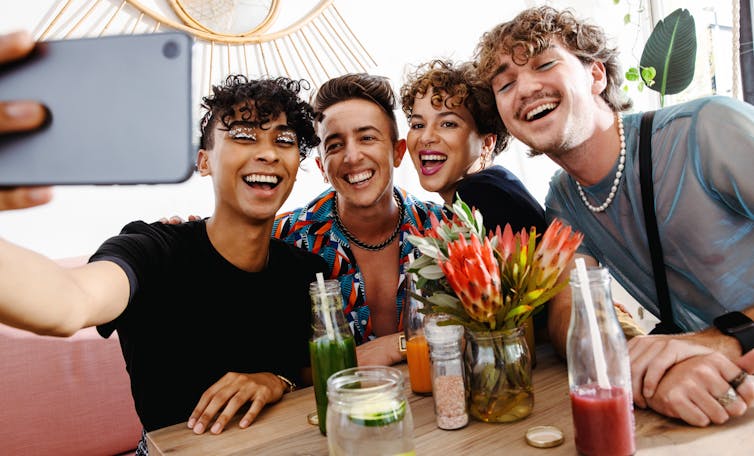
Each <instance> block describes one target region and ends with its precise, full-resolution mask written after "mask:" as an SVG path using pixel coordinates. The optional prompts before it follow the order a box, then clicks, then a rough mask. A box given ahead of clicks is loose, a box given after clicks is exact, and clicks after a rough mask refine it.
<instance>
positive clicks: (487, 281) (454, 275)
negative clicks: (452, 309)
mask: <svg viewBox="0 0 754 456" xmlns="http://www.w3.org/2000/svg"><path fill="white" fill-rule="evenodd" d="M440 268H441V269H442V271H443V273H444V274H445V277H446V278H447V280H448V283H449V284H450V287H451V288H452V289H453V291H454V292H455V293H456V296H457V297H458V298H459V299H460V300H461V304H463V308H464V310H465V311H466V313H467V314H468V315H469V316H470V317H471V318H473V319H474V320H476V321H478V322H481V323H487V324H489V325H490V327H491V328H492V329H494V328H495V326H496V315H497V312H498V311H499V310H500V307H501V306H502V305H503V298H502V296H501V294H500V268H499V267H498V265H497V262H496V261H495V257H494V253H493V250H492V246H491V245H490V241H489V239H485V240H484V244H481V243H480V242H479V238H477V237H476V235H474V234H472V235H471V241H470V242H466V238H465V237H461V238H460V239H458V240H457V241H454V242H451V243H450V244H448V260H447V261H444V262H440Z"/></svg>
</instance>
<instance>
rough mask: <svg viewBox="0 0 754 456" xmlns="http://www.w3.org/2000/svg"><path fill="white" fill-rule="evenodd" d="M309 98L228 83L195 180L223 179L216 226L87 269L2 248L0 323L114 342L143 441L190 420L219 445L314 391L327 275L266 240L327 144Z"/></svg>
mask: <svg viewBox="0 0 754 456" xmlns="http://www.w3.org/2000/svg"><path fill="white" fill-rule="evenodd" d="M299 90H300V84H299V83H298V82H296V81H291V80H288V79H285V78H279V79H276V80H252V81H249V80H247V79H246V78H245V77H243V76H231V77H229V78H228V79H227V81H226V82H225V83H224V84H223V85H220V86H216V87H214V88H213V94H212V95H211V96H208V97H205V98H204V100H203V107H204V108H205V109H206V110H207V114H206V115H205V116H204V118H203V119H202V125H201V127H202V128H201V130H202V131H201V132H202V137H201V144H200V150H199V154H198V160H197V168H198V171H199V173H200V174H201V175H202V176H211V177H212V181H213V187H214V192H215V211H214V213H213V215H212V217H210V218H208V219H206V220H202V221H196V222H191V223H187V224H183V225H175V226H173V225H163V224H161V223H153V224H151V225H150V224H146V223H144V222H133V223H130V224H128V225H127V226H126V227H125V228H124V229H123V231H122V232H121V234H120V235H118V236H115V237H113V238H111V239H109V240H108V241H106V242H105V243H104V244H103V245H102V246H101V247H100V248H99V249H98V251H97V252H96V253H95V254H94V255H93V256H92V258H91V259H90V262H89V264H87V265H86V266H83V267H81V268H76V269H64V268H61V267H59V266H57V265H56V264H55V263H54V262H52V261H50V260H48V259H46V258H44V257H42V256H40V255H37V254H35V253H33V252H31V251H28V250H25V249H23V248H20V247H18V246H15V245H13V244H11V243H8V242H5V241H2V240H0V322H2V323H5V324H9V325H12V326H16V327H19V328H23V329H27V330H30V331H34V332H36V333H39V334H47V335H57V336H68V335H71V334H73V333H74V332H76V331H77V330H79V329H81V328H84V327H88V326H95V325H96V326H97V327H98V330H99V332H100V334H102V335H103V336H104V337H108V336H109V335H110V334H111V333H112V331H113V330H116V329H117V330H118V333H119V336H120V341H121V346H122V350H123V355H124V357H125V360H126V367H127V370H128V372H129V375H130V377H131V388H132V392H133V395H134V401H135V406H136V410H137V413H138V414H139V417H140V419H141V421H142V424H143V425H144V428H145V430H146V431H151V430H154V429H157V428H160V427H164V426H167V425H171V424H175V423H179V422H182V421H185V420H188V425H189V427H191V428H193V430H194V432H195V433H199V434H200V433H203V432H204V431H205V430H207V429H210V430H211V432H212V433H219V432H221V431H222V430H223V428H224V427H225V425H226V424H227V423H228V421H229V420H230V418H231V417H232V416H233V415H235V414H236V412H238V411H239V410H241V409H242V408H243V407H248V410H247V411H246V412H245V414H244V415H243V416H242V418H241V421H240V426H241V427H247V426H249V425H250V424H251V422H252V421H253V420H254V419H255V418H256V416H257V414H258V413H259V412H260V411H261V409H262V408H263V407H264V406H265V405H266V404H268V403H273V402H276V401H278V400H280V398H281V397H282V395H283V394H284V393H285V392H286V391H288V390H290V389H291V388H292V383H295V382H307V381H308V380H309V378H310V377H309V375H308V373H307V369H308V366H309V358H308V345H307V343H308V338H309V320H310V314H311V310H310V307H309V301H308V284H309V283H310V282H311V281H313V280H315V274H316V273H317V272H320V271H324V270H325V264H324V262H323V260H322V259H321V258H320V257H319V256H317V255H313V254H310V253H307V252H304V251H302V250H299V249H297V248H295V247H291V246H288V245H286V244H284V243H282V242H279V241H276V240H271V239H270V236H269V233H270V230H271V227H272V223H273V219H274V216H275V214H276V212H277V211H278V210H279V209H280V207H281V205H282V204H283V202H284V201H285V199H286V198H287V197H288V195H289V193H290V191H291V188H292V186H293V183H294V181H295V178H296V173H297V171H298V167H299V163H300V161H301V160H302V159H303V158H304V157H305V156H306V153H307V151H308V150H309V149H311V148H312V147H314V146H316V145H317V144H318V142H319V139H318V138H317V136H316V134H315V132H314V129H313V126H312V120H313V111H312V109H311V107H310V106H309V105H308V104H306V103H305V102H303V101H302V100H301V99H300V98H299V97H298V92H299ZM158 133H159V132H158ZM270 334H273V335H275V336H277V338H283V337H285V338H289V339H291V338H292V339H293V343H291V342H290V341H288V342H287V343H286V344H280V343H278V341H277V340H270V339H269V335H270ZM286 346H291V347H292V348H291V349H286V348H284V347H286ZM272 347H274V354H273V353H272V351H273V350H272ZM103 381H107V379H103ZM248 403H250V404H248Z"/></svg>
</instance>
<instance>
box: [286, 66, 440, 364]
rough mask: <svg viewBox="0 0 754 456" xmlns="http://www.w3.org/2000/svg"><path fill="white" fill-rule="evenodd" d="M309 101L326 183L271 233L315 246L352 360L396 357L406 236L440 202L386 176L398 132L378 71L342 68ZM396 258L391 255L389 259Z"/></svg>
mask: <svg viewBox="0 0 754 456" xmlns="http://www.w3.org/2000/svg"><path fill="white" fill-rule="evenodd" d="M313 106H314V109H315V111H316V112H317V118H316V121H315V127H316V128H317V133H318V134H319V136H320V138H321V139H322V143H321V144H320V146H319V155H318V156H317V157H316V162H317V165H318V166H319V168H320V171H321V172H322V174H323V176H324V177H325V180H326V182H329V183H330V184H331V185H332V188H330V189H328V190H327V191H325V192H324V193H322V194H320V195H319V196H317V197H316V198H315V199H313V200H312V201H311V202H310V203H308V204H307V205H305V206H304V207H301V208H299V209H296V210H293V211H291V212H287V213H283V214H279V215H278V216H277V217H276V219H275V223H274V225H273V236H275V237H277V238H280V239H282V240H284V241H286V242H288V243H292V244H294V245H296V246H298V247H301V248H304V249H306V250H309V251H310V252H313V253H317V254H319V255H320V256H321V257H323V258H324V259H325V261H326V262H327V264H328V267H329V278H331V279H337V280H338V281H339V282H340V285H341V290H342V293H343V302H344V309H343V310H344V313H345V315H346V319H347V320H348V322H349V324H350V326H351V330H352V331H353V333H354V336H355V339H356V343H357V344H358V347H357V357H358V362H359V364H361V365H367V364H380V365H391V364H395V363H397V362H400V361H402V360H403V356H404V355H403V353H402V352H401V351H400V350H399V343H398V338H399V336H400V334H402V332H403V324H402V323H403V322H402V310H403V305H404V301H405V290H404V287H403V281H404V278H405V270H406V266H407V264H408V261H409V254H412V253H413V254H414V255H416V256H418V251H415V249H414V246H413V245H411V244H410V243H409V242H408V240H407V239H406V236H407V235H408V234H409V229H410V227H414V228H416V229H417V230H420V231H421V230H423V229H424V228H425V227H426V226H429V215H430V214H431V213H434V214H435V215H436V216H438V217H440V216H441V214H442V206H440V205H437V204H434V203H425V202H421V201H419V200H417V199H416V198H415V197H414V196H412V195H410V194H408V193H407V192H406V191H405V190H402V189H399V188H397V187H396V186H395V185H394V184H393V168H394V167H397V166H398V165H399V164H400V162H401V160H402V159H403V156H404V153H405V151H406V141H405V140H404V139H399V138H398V126H397V122H396V118H395V112H394V111H395V95H394V93H393V90H392V88H391V86H390V81H389V80H388V79H387V78H384V77H381V76H373V75H368V74H348V75H344V76H340V77H337V78H334V79H331V80H329V81H327V82H325V83H324V84H323V85H322V86H321V87H320V88H319V90H318V91H317V93H316V95H315V97H314V102H313ZM396 259H397V261H396Z"/></svg>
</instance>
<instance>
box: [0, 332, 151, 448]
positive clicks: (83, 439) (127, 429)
mask: <svg viewBox="0 0 754 456" xmlns="http://www.w3.org/2000/svg"><path fill="white" fill-rule="evenodd" d="M0 370H1V373H0V397H1V398H2V399H0V452H1V453H2V454H13V455H16V454H18V455H48V454H55V455H60V456H62V455H113V454H120V453H124V452H126V451H129V450H132V449H134V448H135V447H136V444H137V442H138V441H139V439H140V438H141V424H140V422H139V419H138V417H137V416H136V412H135V411H134V405H133V399H132V397H131V390H130V384H129V381H128V374H127V372H126V368H125V362H124V361H123V355H122V354H121V352H120V345H119V343H118V338H117V334H113V335H112V336H111V337H110V338H109V339H103V338H102V337H100V336H99V334H97V331H96V329H95V328H87V329H83V330H81V331H79V332H78V333H76V334H75V335H74V336H72V337H69V338H58V337H43V336H38V335H35V334H32V333H29V332H26V331H21V330H18V329H15V328H11V327H8V326H4V325H0Z"/></svg>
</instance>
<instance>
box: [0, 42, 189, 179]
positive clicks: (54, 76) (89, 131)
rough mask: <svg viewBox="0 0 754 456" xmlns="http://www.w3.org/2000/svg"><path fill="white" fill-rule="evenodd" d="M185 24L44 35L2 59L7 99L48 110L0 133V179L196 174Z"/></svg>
mask: <svg viewBox="0 0 754 456" xmlns="http://www.w3.org/2000/svg"><path fill="white" fill-rule="evenodd" d="M192 43H193V40H192V39H191V38H190V37H189V36H188V35H187V34H185V33H182V32H169V33H156V34H146V35H122V36H107V37H101V38H81V39H71V40H60V41H44V42H40V43H38V44H37V46H36V48H35V50H34V51H33V52H32V53H31V54H30V55H29V56H27V57H26V58H24V59H22V60H19V61H16V62H11V63H9V64H5V65H2V66H0V100H37V101H39V102H40V103H42V104H44V105H45V106H46V107H47V108H48V109H49V114H50V115H49V119H48V122H47V123H46V124H45V125H44V126H43V127H42V128H40V129H39V130H36V131H33V132H25V133H14V134H10V135H0V186H18V185H66V184H71V185H82V184H157V183H173V182H182V181H185V180H186V179H188V178H189V177H190V176H191V173H192V170H193V169H194V163H195V156H196V150H195V147H194V146H193V144H192V142H193V141H192V121H191V115H192V101H191V47H192Z"/></svg>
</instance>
